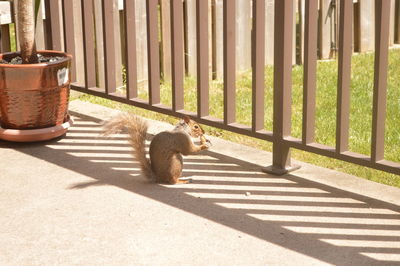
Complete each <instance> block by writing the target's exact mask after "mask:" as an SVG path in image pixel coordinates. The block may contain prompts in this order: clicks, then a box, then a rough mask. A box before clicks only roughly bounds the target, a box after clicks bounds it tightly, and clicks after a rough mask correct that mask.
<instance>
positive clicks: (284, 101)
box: [264, 1, 298, 175]
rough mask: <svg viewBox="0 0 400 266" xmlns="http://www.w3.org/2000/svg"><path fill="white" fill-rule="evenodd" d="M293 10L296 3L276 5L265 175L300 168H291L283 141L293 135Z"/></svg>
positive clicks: (276, 3)
mask: <svg viewBox="0 0 400 266" xmlns="http://www.w3.org/2000/svg"><path fill="white" fill-rule="evenodd" d="M293 8H294V2H293V1H276V2H275V21H274V25H275V29H274V32H275V34H274V35H275V43H274V47H275V52H274V54H275V55H274V115H273V124H274V125H273V132H274V141H273V148H272V150H273V159H272V161H273V163H272V166H271V167H268V168H266V169H264V171H266V172H268V173H273V174H277V175H282V174H285V173H287V172H288V171H292V170H294V169H297V168H298V167H293V166H292V165H291V159H290V148H289V146H288V145H286V144H285V143H284V141H283V140H284V138H285V137H287V136H290V131H291V98H292V95H291V90H292V53H293V47H292V46H293V19H294V17H293Z"/></svg>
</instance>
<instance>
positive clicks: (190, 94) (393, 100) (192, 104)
mask: <svg viewBox="0 0 400 266" xmlns="http://www.w3.org/2000/svg"><path fill="white" fill-rule="evenodd" d="M337 67H338V66H337V60H333V61H324V62H322V61H321V62H318V67H317V108H316V128H315V132H316V142H318V143H321V144H326V145H330V146H335V130H336V129H335V127H336V89H337ZM373 69H374V54H362V55H354V56H353V59H352V72H351V77H352V81H351V113H350V132H349V135H350V139H349V146H350V150H351V151H354V152H357V153H361V154H366V155H369V154H370V145H371V141H370V139H371V121H372V97H373V95H372V92H373V84H374V77H373V76H374V74H373ZM399 75H400V49H397V50H390V56H389V83H388V102H387V123H386V136H385V159H387V160H391V161H396V162H400V152H399V145H400V129H399V125H400V79H399ZM292 78H293V91H292V103H293V108H292V136H294V137H297V138H301V130H302V128H301V127H302V101H303V99H302V97H303V95H302V94H303V85H302V84H303V67H302V66H294V67H293V75H292ZM251 82H252V80H251V72H245V73H241V74H239V75H238V77H237V82H236V87H237V91H236V92H237V96H236V99H237V101H236V105H237V107H236V108H237V112H236V115H237V116H236V120H237V122H239V123H242V124H246V125H251V105H252V103H251ZM139 97H140V98H143V99H147V97H148V95H147V90H140V92H139ZM81 98H82V99H84V100H88V101H91V102H95V103H99V104H103V105H107V106H110V107H113V108H118V109H122V110H126V111H132V112H135V113H137V114H139V115H142V116H145V117H148V118H152V119H157V120H163V121H168V122H171V123H175V122H176V119H175V118H171V117H167V116H165V115H161V114H157V113H153V112H150V111H146V110H143V109H139V108H135V107H131V106H127V105H122V104H119V103H115V102H111V101H108V100H105V99H101V98H96V97H93V96H88V95H84V96H82V97H81ZM161 98H162V100H161V101H162V103H164V104H167V105H171V102H172V98H171V84H170V82H164V83H163V84H162V88H161ZM196 106H197V95H196V79H195V78H192V77H188V78H186V79H185V109H186V110H189V111H194V112H195V111H196V108H197V107H196ZM272 106H273V68H272V67H266V69H265V129H267V130H272V111H273V108H272ZM210 115H212V116H214V117H218V118H222V117H223V82H222V81H211V83H210ZM206 130H207V133H208V134H210V135H215V136H219V137H222V138H224V139H228V140H231V141H235V142H239V143H243V144H246V145H250V146H253V147H257V148H259V149H263V150H267V151H271V149H272V145H271V143H269V142H266V141H262V140H258V139H254V138H250V137H246V136H242V135H238V134H234V133H231V132H227V131H223V130H220V129H215V128H210V127H206ZM292 157H293V158H294V159H297V160H301V161H304V162H309V163H312V164H315V165H319V166H323V167H326V168H330V169H335V170H338V171H342V172H345V173H349V174H353V175H356V176H359V177H362V178H366V179H369V180H373V181H376V182H380V183H384V184H388V185H391V186H397V187H400V176H397V175H393V174H388V173H385V172H381V171H377V170H372V169H369V168H366V167H362V166H357V165H354V164H350V163H346V162H342V161H339V160H334V159H330V158H326V157H323V156H319V155H315V154H311V153H307V152H303V151H299V150H293V151H292Z"/></svg>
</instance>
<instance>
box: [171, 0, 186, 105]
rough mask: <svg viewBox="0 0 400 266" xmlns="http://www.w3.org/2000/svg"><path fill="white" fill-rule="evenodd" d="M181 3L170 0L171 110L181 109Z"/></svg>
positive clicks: (178, 0)
mask: <svg viewBox="0 0 400 266" xmlns="http://www.w3.org/2000/svg"><path fill="white" fill-rule="evenodd" d="M183 44H184V43H183V3H182V0H172V1H171V56H172V110H174V111H179V110H182V109H183V105H184V98H183V78H184V75H185V73H184V66H183V64H184V61H183V60H184V57H183V56H184V54H183V53H184V50H183V49H184V47H183Z"/></svg>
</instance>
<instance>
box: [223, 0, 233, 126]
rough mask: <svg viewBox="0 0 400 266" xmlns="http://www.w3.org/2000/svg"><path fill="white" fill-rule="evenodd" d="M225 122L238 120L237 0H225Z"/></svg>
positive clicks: (229, 122)
mask: <svg viewBox="0 0 400 266" xmlns="http://www.w3.org/2000/svg"><path fill="white" fill-rule="evenodd" d="M223 9H224V123H225V124H227V125H229V124H231V123H234V122H235V120H236V106H235V105H236V104H235V102H236V85H235V80H236V59H235V57H236V56H235V52H236V51H235V49H236V34H235V28H236V21H235V13H236V1H233V0H224V5H223Z"/></svg>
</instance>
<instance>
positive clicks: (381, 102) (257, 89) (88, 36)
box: [47, 0, 400, 174]
mask: <svg viewBox="0 0 400 266" xmlns="http://www.w3.org/2000/svg"><path fill="white" fill-rule="evenodd" d="M249 1H251V0H249ZM47 2H48V3H49V6H48V8H49V10H48V12H49V14H57V12H58V10H60V9H59V6H58V5H59V4H58V3H59V2H58V1H47ZM112 2H113V1H103V6H102V8H103V30H104V51H105V52H104V65H105V87H104V88H97V87H96V71H95V64H96V62H95V56H94V52H95V40H94V34H95V33H94V23H93V6H92V0H82V1H81V4H82V21H83V26H82V29H83V36H84V39H83V44H84V59H85V60H84V62H85V66H84V70H85V71H84V72H85V83H84V85H78V84H77V83H75V84H72V89H74V90H77V91H81V92H84V93H89V94H92V95H96V96H100V97H104V98H108V99H111V100H114V101H118V102H122V103H127V104H130V105H133V106H137V107H141V108H145V109H148V110H152V111H156V112H160V113H164V114H168V115H173V116H180V115H182V114H189V115H191V116H192V117H193V118H194V119H196V120H198V121H199V122H201V123H203V124H206V125H210V126H214V127H217V128H221V129H225V130H229V131H232V132H236V133H240V134H244V135H248V136H252V137H256V138H259V139H263V140H265V141H270V142H272V143H273V165H272V166H271V167H267V168H266V169H265V170H266V171H268V172H272V173H275V174H284V173H286V172H288V171H290V170H293V169H295V168H296V167H293V166H292V165H291V162H290V149H291V148H295V149H300V150H304V151H308V152H312V153H315V154H319V155H324V156H327V157H331V158H336V159H339V160H343V161H347V162H351V163H355V164H359V165H362V166H366V167H370V168H374V169H379V170H383V171H386V172H390V173H394V174H400V164H399V163H397V162H391V161H386V160H384V145H385V143H384V134H385V132H384V129H385V117H386V113H385V109H386V91H387V75H388V47H389V43H388V41H389V24H390V21H389V16H388V15H387V14H388V13H389V10H390V8H391V4H390V0H376V11H375V12H376V27H375V28H376V34H375V39H376V40H375V72H374V73H375V75H374V91H373V119H372V138H371V156H367V155H363V154H358V153H354V152H351V151H349V144H348V143H349V115H350V82H351V56H352V49H353V48H352V34H353V33H352V21H353V13H354V12H353V1H350V0H340V1H339V6H340V12H339V14H340V18H339V45H338V62H339V65H338V86H337V117H336V118H337V123H336V147H331V146H326V145H323V144H319V143H316V142H315V114H316V76H317V63H316V62H317V40H318V27H317V26H318V2H319V1H318V0H309V1H306V5H305V27H304V28H305V29H304V30H305V31H304V84H303V89H304V91H303V126H302V138H301V139H298V138H294V137H292V136H291V109H292V106H291V98H292V96H291V90H292V64H293V61H292V58H293V38H294V34H293V31H294V28H293V25H294V21H293V20H294V16H293V11H294V8H295V1H286V0H285V1H275V39H274V45H275V52H274V96H273V102H274V106H273V111H274V114H273V130H272V132H271V131H266V130H265V129H264V116H265V114H264V105H265V103H264V89H265V88H264V86H265V85H264V83H265V82H264V79H265V77H264V70H265V61H264V57H265V41H266V40H265V39H266V36H265V15H266V14H265V5H266V1H265V0H253V1H252V7H253V20H252V40H251V43H252V84H253V86H252V94H253V95H252V124H251V126H245V125H241V124H238V123H236V114H235V111H236V87H235V86H236V85H235V81H236V70H235V59H236V58H235V25H236V24H235V12H236V10H235V9H236V6H235V1H233V0H225V1H224V2H223V3H224V7H223V10H224V20H223V22H224V26H223V27H224V77H223V82H224V101H223V104H224V108H223V110H224V115H223V119H218V118H214V117H210V116H209V83H210V80H209V79H210V75H209V71H210V70H209V65H210V58H209V50H210V47H209V42H208V39H209V25H208V23H209V22H208V19H209V12H208V8H209V6H208V5H209V1H206V0H197V11H196V12H197V14H196V16H197V19H196V22H197V47H198V49H197V113H192V112H188V111H186V110H185V109H184V89H183V87H184V79H183V78H184V73H185V65H184V48H183V45H184V32H183V30H184V26H183V21H182V18H183V12H184V10H183V4H182V0H171V2H170V3H171V29H172V30H171V52H172V53H171V54H172V106H165V105H163V104H161V100H160V80H161V79H160V76H161V75H160V57H159V50H160V47H159V21H158V19H159V16H158V5H159V4H158V3H159V2H158V0H147V1H146V12H147V32H148V35H147V39H148V87H149V88H148V89H149V99H148V101H146V100H142V99H139V98H138V97H137V96H138V87H137V83H138V80H137V67H145V66H137V64H136V37H135V36H136V33H135V1H133V0H125V1H124V9H125V16H124V24H125V27H124V28H123V30H124V36H126V37H125V40H123V42H125V47H126V51H125V53H126V59H125V60H126V61H125V66H126V88H127V90H126V93H125V94H120V93H118V92H117V90H116V87H117V84H116V80H115V69H116V67H119V66H117V65H116V63H115V62H116V61H115V52H114V49H115V43H114V41H115V38H117V36H115V32H114V21H113V19H112V14H110V13H109V12H110V10H112V8H113V7H112ZM62 3H63V9H62V10H63V12H64V14H63V15H64V16H63V17H64V20H63V25H64V38H63V39H64V40H65V41H64V42H65V49H66V51H67V52H70V53H72V54H74V52H75V43H74V42H73V41H71V39H72V38H74V32H73V27H70V26H69V25H70V24H71V23H72V17H73V16H78V15H80V14H74V9H73V5H72V1H71V0H64V1H62ZM49 18H50V21H51V23H52V25H53V27H51V32H52V33H54V32H55V30H54V28H55V27H57V24H56V23H55V21H56V20H57V18H56V16H55V15H51V16H49ZM53 23H54V24H53ZM54 25H55V26H54ZM52 36H53V37H52V40H51V43H52V46H53V47H54V48H57V47H58V44H60V42H61V41H60V39H57V38H61V36H60V34H54V35H52ZM399 89H400V88H399Z"/></svg>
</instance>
